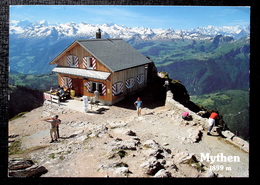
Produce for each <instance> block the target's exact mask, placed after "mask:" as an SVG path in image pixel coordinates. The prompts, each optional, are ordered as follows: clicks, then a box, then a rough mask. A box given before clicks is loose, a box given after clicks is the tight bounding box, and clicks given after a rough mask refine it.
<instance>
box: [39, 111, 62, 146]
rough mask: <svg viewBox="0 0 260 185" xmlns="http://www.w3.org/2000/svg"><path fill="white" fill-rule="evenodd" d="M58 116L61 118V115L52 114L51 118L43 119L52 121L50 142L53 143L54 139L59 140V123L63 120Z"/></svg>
mask: <svg viewBox="0 0 260 185" xmlns="http://www.w3.org/2000/svg"><path fill="white" fill-rule="evenodd" d="M58 118H59V116H58V115H55V116H52V117H51V118H46V119H43V120H42V121H47V122H49V123H51V129H50V135H51V142H50V143H53V142H54V141H58V131H57V127H58V126H59V124H60V122H61V121H60V120H59V119H58ZM53 134H54V137H53V136H52V135H53Z"/></svg>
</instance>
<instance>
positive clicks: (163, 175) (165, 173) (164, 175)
mask: <svg viewBox="0 0 260 185" xmlns="http://www.w3.org/2000/svg"><path fill="white" fill-rule="evenodd" d="M154 177H160V178H170V177H172V174H171V172H169V171H168V170H165V169H161V170H159V171H158V172H157V173H156V174H155V175H154Z"/></svg>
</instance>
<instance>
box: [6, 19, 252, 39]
mask: <svg viewBox="0 0 260 185" xmlns="http://www.w3.org/2000/svg"><path fill="white" fill-rule="evenodd" d="M98 28H100V29H101V30H102V32H103V33H102V34H103V37H104V38H123V39H125V40H129V39H131V38H133V37H139V38H140V39H141V40H164V39H199V40H201V39H209V38H210V37H212V36H216V35H227V36H232V37H234V38H235V39H239V38H241V37H244V36H246V35H249V33H250V26H240V25H236V26H222V27H215V26H207V27H197V28H194V29H188V30H174V29H172V28H169V29H162V28H157V29H151V28H146V27H127V26H124V25H117V24H114V23H110V24H108V23H106V24H89V23H86V22H82V23H79V24H76V23H64V24H52V25H50V24H49V23H48V22H47V21H40V22H35V23H31V22H28V21H11V22H10V30H9V33H10V34H11V35H12V34H18V35H20V37H21V38H45V37H47V36H50V35H55V34H57V35H56V36H57V38H59V39H61V38H64V37H83V36H84V37H85V38H94V37H95V32H96V31H97V29H98Z"/></svg>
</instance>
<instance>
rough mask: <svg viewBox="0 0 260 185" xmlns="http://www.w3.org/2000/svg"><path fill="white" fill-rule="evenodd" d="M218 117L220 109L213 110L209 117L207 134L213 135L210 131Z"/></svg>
mask: <svg viewBox="0 0 260 185" xmlns="http://www.w3.org/2000/svg"><path fill="white" fill-rule="evenodd" d="M216 119H219V115H218V111H215V112H212V113H211V115H210V117H209V129H208V133H207V135H211V134H210V131H211V130H212V128H213V127H214V125H215V122H216Z"/></svg>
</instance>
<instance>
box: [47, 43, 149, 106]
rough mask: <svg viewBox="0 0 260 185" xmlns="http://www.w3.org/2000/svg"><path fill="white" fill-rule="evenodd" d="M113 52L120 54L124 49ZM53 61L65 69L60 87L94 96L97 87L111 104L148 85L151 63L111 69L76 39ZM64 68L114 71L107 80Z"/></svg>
mask: <svg viewBox="0 0 260 185" xmlns="http://www.w3.org/2000/svg"><path fill="white" fill-rule="evenodd" d="M100 52H102V51H100ZM113 54H117V55H120V52H119V53H113ZM111 55H112V54H111ZM120 57H121V56H120ZM105 59H106V58H105V57H104V60H105ZM121 62H122V63H123V62H124V61H123V60H122V61H119V65H120V64H121ZM50 64H57V67H56V68H60V69H61V72H58V83H59V85H60V86H68V87H69V88H71V89H73V90H75V95H76V96H88V97H93V96H94V90H96V89H97V90H98V91H99V94H100V96H99V100H100V101H101V102H103V103H104V104H107V105H112V104H114V103H116V102H118V101H120V100H122V99H124V98H125V97H126V96H128V95H130V94H133V93H135V92H137V91H139V90H141V89H143V88H145V87H146V86H147V75H148V74H147V73H148V64H149V62H146V63H144V64H140V65H138V66H132V67H130V68H126V69H123V70H120V71H112V70H110V69H109V66H106V65H104V64H103V63H102V61H100V60H99V59H98V58H97V57H95V56H94V54H93V53H91V51H88V50H87V49H86V48H84V47H82V45H80V44H79V43H78V42H76V41H75V42H74V43H73V44H72V45H70V46H69V47H68V48H67V49H65V50H64V51H63V52H62V53H61V54H60V55H58V56H57V57H56V58H55V59H54V60H53V61H52V62H51V63H50ZM64 68H68V69H69V70H73V69H81V70H89V71H95V72H106V73H110V75H109V76H108V77H106V78H105V79H104V78H103V77H102V79H99V78H98V77H95V76H94V77H92V76H87V75H86V76H84V75H77V74H72V73H70V72H62V69H64ZM54 71H55V70H54Z"/></svg>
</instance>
